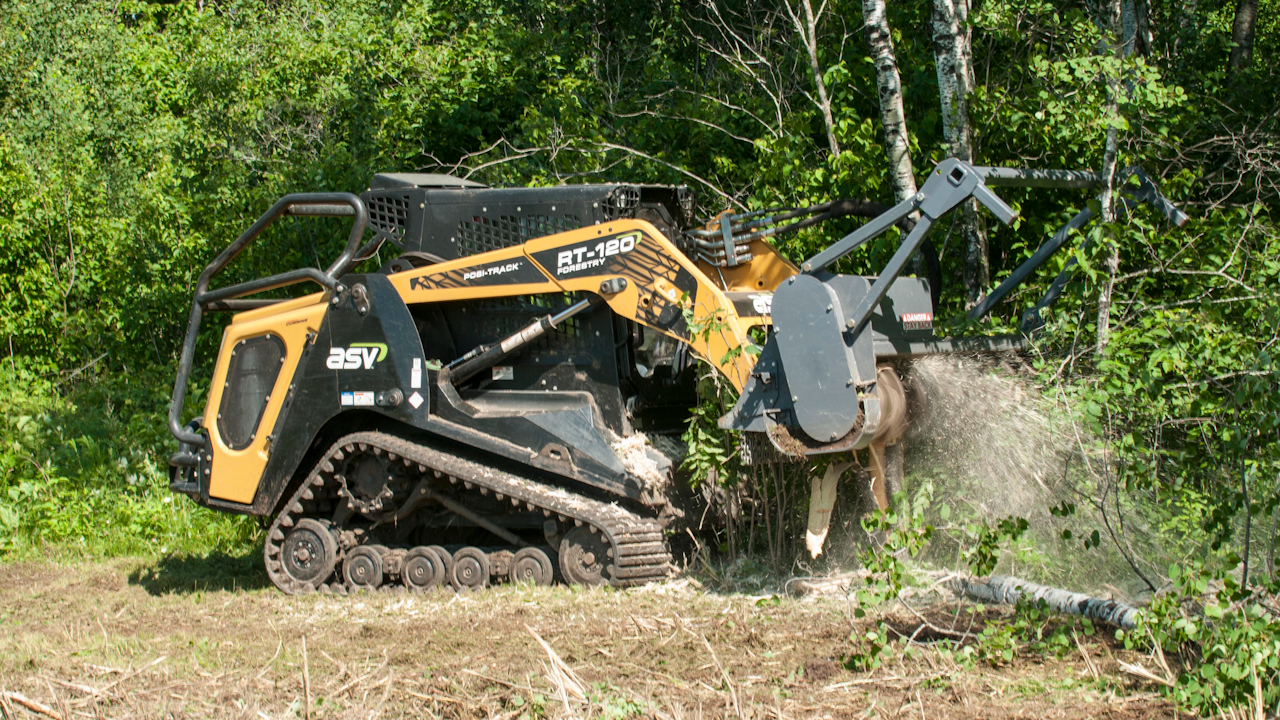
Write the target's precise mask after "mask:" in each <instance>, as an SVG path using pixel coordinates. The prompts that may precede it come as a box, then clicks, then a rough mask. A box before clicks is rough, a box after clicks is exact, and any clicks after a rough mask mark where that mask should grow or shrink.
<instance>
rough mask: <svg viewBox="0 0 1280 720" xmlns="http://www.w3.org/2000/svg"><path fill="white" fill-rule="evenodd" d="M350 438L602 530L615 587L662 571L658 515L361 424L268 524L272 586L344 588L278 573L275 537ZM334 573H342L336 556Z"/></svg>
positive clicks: (665, 554) (302, 512) (325, 481)
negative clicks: (366, 429)
mask: <svg viewBox="0 0 1280 720" xmlns="http://www.w3.org/2000/svg"><path fill="white" fill-rule="evenodd" d="M353 445H365V446H369V447H371V448H375V447H376V448H380V449H381V450H382V451H383V452H386V453H389V454H390V455H393V456H395V458H394V459H396V460H398V461H402V460H400V459H407V460H409V461H410V462H411V463H415V464H417V465H418V466H419V468H420V470H421V471H422V472H424V473H430V472H434V473H435V475H436V477H439V478H442V479H445V478H447V479H448V481H449V482H450V483H451V484H452V485H455V486H457V485H459V484H461V485H462V486H463V487H464V488H465V489H467V490H470V491H473V492H475V491H479V492H481V493H482V494H488V493H493V495H494V496H495V497H496V498H497V499H499V500H507V501H509V502H510V503H511V504H512V506H513V507H518V506H520V505H524V506H525V508H526V509H527V510H541V511H542V514H543V515H544V516H546V517H553V516H554V517H555V518H556V519H558V520H559V521H561V522H562V523H563V522H567V521H569V520H572V521H573V523H574V525H576V526H578V527H583V526H585V527H588V528H590V529H591V530H592V531H593V532H595V533H603V534H604V537H605V538H606V539H607V540H608V541H609V545H610V548H611V549H610V550H609V553H608V555H609V559H610V561H611V562H610V564H609V566H608V571H607V575H608V576H609V577H610V578H611V581H610V584H611V585H613V586H615V587H627V586H632V585H642V584H644V583H646V582H649V581H652V580H659V579H662V578H664V577H666V576H667V573H668V570H669V569H670V567H671V553H670V551H669V550H668V549H667V545H666V542H665V540H664V535H663V532H662V526H661V525H659V524H658V522H657V521H656V520H652V519H649V518H646V517H643V516H640V515H637V514H635V513H633V512H631V511H629V510H626V509H625V508H622V507H620V506H618V505H615V504H611V503H605V502H600V501H598V500H592V499H591V498H587V497H583V496H581V495H577V494H575V493H571V492H569V491H567V490H564V489H561V488H558V487H554V486H551V485H546V484H544V483H540V482H537V481H535V480H530V479H529V478H526V477H522V476H520V475H516V474H514V473H509V472H504V471H500V470H496V469H494V468H491V467H488V466H485V465H481V464H479V463H476V462H473V461H471V460H467V459H465V458H462V457H459V456H457V455H453V454H451V453H447V452H444V451H442V450H437V449H435V448H430V447H426V446H424V445H419V444H417V443H413V442H409V441H408V440H404V439H402V438H398V437H396V436H394V435H387V434H385V433H378V432H359V433H353V434H351V435H347V436H344V437H342V438H341V439H339V440H338V441H337V442H336V443H334V444H333V446H332V447H330V448H329V451H328V452H326V453H325V454H324V456H323V457H322V458H321V459H320V461H319V462H318V463H316V467H315V469H314V470H312V471H311V474H310V475H308V476H307V479H306V481H305V482H303V484H302V487H300V488H299V489H298V490H297V492H296V493H294V496H293V497H292V498H290V499H289V502H288V503H286V504H285V509H284V511H283V512H281V513H280V515H279V516H277V517H276V519H275V521H274V522H273V523H272V524H271V527H270V529H268V531H267V539H266V542H265V544H264V547H263V559H264V560H265V563H266V568H267V575H268V576H269V577H270V578H271V582H273V583H274V584H275V586H276V587H278V588H280V590H282V591H284V592H285V593H287V594H289V595H294V594H301V593H307V592H313V591H317V590H318V591H320V592H337V593H345V592H346V587H345V586H344V585H343V584H342V583H341V582H340V581H335V582H333V583H330V584H328V585H324V584H322V585H321V586H320V587H318V588H317V587H312V586H311V585H310V584H307V583H299V582H296V581H294V580H293V579H292V578H290V577H289V576H288V575H287V574H285V573H284V571H283V568H282V567H281V565H280V560H279V557H280V544H281V543H282V542H283V541H284V538H285V535H286V534H287V533H288V531H289V529H290V528H292V527H293V525H294V524H295V523H296V522H297V521H298V520H301V519H302V518H304V517H307V516H308V512H307V511H308V509H309V508H308V506H309V505H310V501H311V500H312V499H313V498H314V497H315V495H316V490H319V489H321V488H325V489H331V488H333V487H336V483H337V481H336V479H335V478H334V464H333V462H332V461H333V460H336V459H340V458H341V457H342V453H344V452H345V450H344V449H345V448H346V447H348V446H353ZM326 486H329V487H328V488H326ZM566 532H567V531H566ZM335 574H336V575H338V576H340V575H341V565H340V564H339V565H338V568H337V569H336V571H335ZM383 587H384V588H387V587H389V586H386V585H384V586H383Z"/></svg>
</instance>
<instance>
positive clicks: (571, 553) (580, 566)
mask: <svg viewBox="0 0 1280 720" xmlns="http://www.w3.org/2000/svg"><path fill="white" fill-rule="evenodd" d="M608 552H609V543H608V542H607V541H606V540H605V539H604V538H603V537H601V536H600V535H598V534H596V533H594V532H592V531H591V529H590V528H588V527H578V528H574V529H572V530H570V531H569V534H568V535H565V536H564V539H563V540H561V541H560V572H561V573H563V574H564V579H565V582H567V583H569V584H571V585H587V586H592V585H605V584H607V583H608V582H609V581H610V580H611V579H612V578H610V577H609V575H610V574H611V571H612V569H613V566H612V565H606V563H607V562H608V559H609V557H608Z"/></svg>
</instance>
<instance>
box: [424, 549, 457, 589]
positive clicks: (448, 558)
mask: <svg viewBox="0 0 1280 720" xmlns="http://www.w3.org/2000/svg"><path fill="white" fill-rule="evenodd" d="M427 549H428V550H430V551H431V552H433V553H435V554H436V557H438V558H440V567H441V568H443V569H444V579H443V580H441V582H442V583H444V584H445V585H448V584H449V583H450V582H451V581H450V578H451V577H452V575H450V573H452V572H453V553H451V552H449V551H448V550H445V549H444V548H443V547H441V546H439V545H428V546H427Z"/></svg>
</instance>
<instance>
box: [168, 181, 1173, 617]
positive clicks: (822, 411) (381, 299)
mask: <svg viewBox="0 0 1280 720" xmlns="http://www.w3.org/2000/svg"><path fill="white" fill-rule="evenodd" d="M1128 176H1133V178H1135V180H1136V184H1135V182H1129V183H1127V184H1126V185H1125V187H1126V188H1127V189H1126V193H1127V195H1126V196H1125V200H1124V202H1125V203H1127V204H1129V205H1131V204H1132V203H1135V202H1140V201H1145V202H1150V203H1152V204H1153V205H1154V206H1155V207H1157V208H1158V209H1160V210H1161V212H1163V213H1164V214H1165V215H1166V216H1167V217H1168V218H1169V219H1170V220H1172V221H1173V222H1175V223H1177V224H1181V223H1183V222H1185V220H1186V216H1185V215H1182V214H1181V212H1180V211H1178V210H1177V208H1175V207H1173V206H1172V205H1171V204H1169V203H1168V201H1167V200H1165V199H1164V198H1163V197H1162V196H1161V195H1160V194H1159V192H1158V190H1157V189H1156V187H1155V185H1154V184H1152V183H1151V182H1150V181H1149V180H1148V179H1147V178H1146V177H1145V176H1144V175H1142V174H1141V173H1140V172H1137V171H1127V172H1126V177H1128ZM1099 184H1100V178H1099V177H1098V175H1096V174H1095V173H1090V172H1073V171H1055V170H1050V171H1031V170H1011V169H1002V168H984V167H975V166H972V165H969V164H967V163H964V162H961V161H959V160H955V159H950V160H946V161H944V162H942V163H941V164H939V165H938V166H937V168H936V169H934V171H933V172H932V173H930V175H929V176H928V179H927V180H926V181H925V183H924V185H923V187H922V188H921V190H920V192H919V193H918V194H916V195H915V196H914V197H912V198H910V199H908V200H907V201H905V202H902V203H900V204H898V205H896V206H894V207H892V208H887V209H885V208H875V207H873V206H871V205H869V204H867V203H859V202H854V201H844V202H837V203H829V204H826V205H820V206H815V207H812V208H805V209H792V208H784V209H778V210H770V211H760V212H755V213H748V214H736V215H735V214H728V213H727V214H724V215H721V216H720V217H718V218H717V219H715V220H713V221H712V222H711V223H709V224H705V225H703V226H701V227H698V226H696V222H695V220H694V217H693V208H694V203H693V195H692V193H691V192H690V191H689V190H688V188H685V187H669V186H653V185H630V184H609V185H574V186H562V187H551V188H512V189H496V188H487V187H485V186H483V185H479V184H477V183H474V182H469V181H466V180H461V179H458V178H454V177H449V176H441V175H420V174H387V175H377V176H375V178H374V179H373V182H372V183H371V186H370V188H369V189H368V191H367V192H365V193H363V194H362V195H360V196H356V195H353V194H349V193H314V194H295V195H288V196H286V197H283V198H281V199H280V200H279V201H278V202H277V203H276V204H275V205H274V206H273V207H272V208H271V209H270V210H268V211H267V213H266V214H264V215H263V216H262V217H261V218H260V219H259V220H258V221H257V222H256V223H254V224H253V226H251V227H250V228H249V229H248V230H247V231H246V232H245V233H244V234H243V235H242V236H240V238H238V239H237V240H236V241H235V242H234V243H232V244H231V245H230V246H229V247H227V248H226V249H225V250H224V251H223V252H222V253H221V254H220V255H219V256H218V257H217V259H215V260H214V261H213V262H212V263H211V264H210V265H209V266H208V267H207V268H205V270H204V272H203V273H202V274H201V275H200V278H199V280H198V282H197V285H196V288H195V298H194V302H193V304H192V308H191V319H190V323H189V326H188V329H187V335H186V340H185V344H184V347H183V350H182V355H181V361H180V364H179V368H178V375H177V380H176V382H175V384H174V391H173V399H172V403H171V405H170V408H169V426H170V429H171V431H172V432H173V434H174V436H175V437H176V438H177V439H178V441H179V451H178V452H177V453H176V454H175V455H174V456H173V457H172V458H171V460H170V465H171V488H172V489H173V490H174V491H175V492H179V493H183V494H186V495H189V496H190V497H191V498H192V499H194V500H195V501H196V502H198V503H200V504H201V505H205V506H207V507H211V508H215V509H218V510H224V511H228V512H235V513H243V514H248V515H255V516H259V517H262V518H264V519H265V520H266V521H269V523H270V524H269V527H268V530H267V535H266V543H265V549H264V554H265V562H266V568H267V572H268V574H269V576H270V577H271V580H272V582H274V583H275V584H276V585H277V586H278V587H279V588H280V589H281V590H283V591H285V592H287V593H302V592H312V591H327V592H347V591H350V590H356V589H376V588H380V587H391V586H403V587H406V588H408V589H410V590H424V589H428V588H432V587H438V586H444V585H451V586H453V587H455V588H459V589H461V588H477V587H483V586H485V585H486V584H488V583H490V582H492V581H497V580H520V581H530V582H535V583H544V584H545V583H550V582H553V581H554V580H557V579H559V580H562V581H564V582H568V583H580V584H587V585H592V584H601V583H608V584H612V585H617V586H624V585H633V584H638V583H644V582H646V581H649V580H654V579H658V578H662V577H664V576H665V575H666V574H667V572H668V569H669V565H670V563H671V554H670V549H669V545H668V542H667V537H668V529H669V528H670V527H672V525H673V523H675V522H677V521H678V519H679V518H680V517H681V507H682V504H681V497H682V494H687V493H688V490H687V489H683V490H682V489H681V487H680V483H675V482H673V481H672V476H673V474H674V469H675V467H676V466H677V465H678V463H679V461H680V452H681V450H680V447H679V444H678V442H674V441H671V440H670V439H669V437H670V436H672V435H674V436H675V437H678V436H679V432H680V430H681V429H682V427H683V424H684V422H685V419H686V418H687V417H688V409H689V408H690V407H691V406H692V405H693V404H695V379H696V378H695V370H696V368H695V367H694V361H695V356H696V358H700V359H701V360H703V361H704V362H707V363H709V364H711V365H713V366H715V367H716V368H718V370H719V372H721V373H722V374H723V376H724V378H725V379H726V380H727V381H728V383H729V384H731V385H732V386H733V387H734V388H735V389H736V390H737V391H738V392H739V393H740V396H739V400H738V402H737V405H736V406H735V407H734V408H733V409H732V411H731V412H729V413H728V414H726V415H725V417H724V418H722V419H721V421H720V424H721V426H722V427H724V428H733V429H737V430H740V431H743V432H746V433H748V434H750V436H751V437H754V438H759V441H758V442H757V443H755V447H757V448H760V452H763V451H764V449H767V448H769V447H772V450H771V451H770V452H778V453H782V454H783V455H786V456H791V457H795V458H803V457H806V456H818V455H824V454H830V453H838V452H846V451H853V450H860V449H863V448H871V449H872V450H873V453H872V454H873V456H875V455H876V453H877V452H878V453H879V454H880V456H883V449H884V446H885V444H886V443H892V442H893V441H895V440H896V439H897V437H898V435H900V434H901V432H902V428H903V426H904V422H905V420H904V416H905V406H906V403H905V399H904V397H903V391H902V385H901V383H900V382H899V381H898V376H897V375H896V374H895V371H894V366H893V364H894V362H895V361H897V360H899V359H902V358H908V357H912V356H919V355H924V354H931V353H942V352H951V351H955V350H1009V349H1015V348H1017V347H1019V345H1020V342H1021V340H1020V339H1018V338H979V339H969V340H950V339H945V338H939V337H936V336H935V335H934V334H933V300H932V297H931V291H932V288H931V286H930V283H929V282H928V281H927V280H925V279H918V278H913V277H907V276H904V275H902V273H903V270H904V268H906V267H907V264H908V261H909V260H910V259H911V257H912V255H913V254H914V253H916V251H917V249H918V248H920V246H921V243H922V241H923V240H924V238H925V236H926V234H927V233H928V232H929V229H930V227H931V226H932V225H933V224H934V223H935V222H936V221H937V220H938V219H939V218H941V217H942V216H943V215H945V214H946V213H948V212H950V211H951V210H953V209H955V208H956V207H958V206H959V205H960V204H961V203H964V202H966V201H967V200H969V199H970V198H973V199H976V200H977V202H978V203H980V204H981V205H983V206H984V207H986V208H987V209H988V210H989V211H990V212H992V213H993V214H994V215H995V216H996V217H997V218H998V219H1000V220H1001V221H1003V222H1006V223H1008V222H1010V221H1012V220H1013V219H1014V217H1015V213H1014V211H1013V210H1012V209H1011V208H1010V207H1009V206H1008V205H1006V204H1005V203H1004V202H1003V201H1002V200H1001V199H1000V198H999V197H997V196H996V194H995V193H994V192H993V191H992V190H991V189H990V188H991V187H992V186H999V185H1022V186H1047V187H1060V188H1063V187H1064V188H1087V187H1097V186H1099ZM872 210H883V212H879V213H878V214H876V215H875V217H873V218H872V219H871V220H869V221H868V222H867V223H866V224H864V225H863V226H862V227H861V228H860V229H858V230H857V231H855V232H853V233H852V234H850V235H848V236H847V237H845V238H843V239H842V240H840V241H839V242H837V243H835V244H833V245H831V246H830V247H829V248H827V249H825V250H823V251H822V252H820V253H818V254H817V255H815V256H814V257H812V258H810V259H808V260H806V261H805V262H804V263H802V264H801V265H800V267H796V266H794V265H793V264H791V263H790V262H788V261H787V260H786V259H784V258H783V257H782V256H781V255H780V254H779V253H778V252H777V251H776V250H775V249H774V248H773V247H772V246H771V245H770V244H769V242H768V241H767V239H768V238H770V237H772V236H774V235H778V234H783V233H786V232H791V231H794V230H798V229H800V228H802V227H807V226H809V225H812V224H814V223H817V222H822V221H824V220H827V219H830V218H833V217H837V216H839V215H842V214H849V213H863V214H868V213H871V211H872ZM1089 215H1090V211H1089V210H1087V209H1086V210H1084V211H1082V212H1081V214H1080V215H1078V216H1077V217H1076V218H1075V219H1073V220H1072V222H1071V223H1070V224H1068V226H1067V227H1066V228H1064V229H1063V230H1062V231H1061V232H1060V233H1059V234H1058V235H1055V236H1054V238H1052V239H1051V240H1050V241H1048V242H1046V243H1045V245H1044V246H1043V247H1042V248H1041V250H1040V251H1038V252H1037V253H1036V255H1035V256H1034V257H1033V258H1031V260H1029V261H1028V262H1027V264H1026V265H1024V267H1022V268H1019V269H1018V270H1017V271H1016V272H1015V273H1014V275H1013V276H1012V277H1011V278H1010V280H1009V282H1006V283H1005V284H1004V285H1002V286H1001V287H1000V288H999V289H998V290H997V291H996V292H995V293H993V294H992V296H991V297H989V298H988V299H987V301H986V302H984V304H983V305H982V306H979V307H978V308H975V309H974V317H979V316H980V315H981V314H982V313H985V312H986V311H987V310H989V309H990V307H991V306H992V305H994V303H996V302H998V301H999V300H1000V299H1001V298H1003V297H1004V295H1005V294H1007V293H1008V291H1009V290H1010V289H1011V288H1012V287H1014V286H1016V285H1017V284H1018V283H1020V282H1021V281H1022V280H1023V279H1024V278H1025V277H1026V276H1027V275H1029V274H1030V273H1031V271H1032V270H1034V269H1035V267H1036V266H1037V265H1039V264H1040V263H1041V262H1043V261H1044V260H1045V259H1046V258H1047V257H1048V256H1049V255H1051V254H1052V253H1053V252H1054V251H1056V250H1057V249H1058V248H1059V247H1061V246H1062V245H1063V244H1064V243H1065V242H1066V241H1067V239H1068V234H1069V232H1070V230H1071V229H1073V228H1078V227H1080V226H1082V225H1083V224H1084V223H1085V222H1087V221H1088V219H1089ZM284 216H324V217H345V218H350V219H351V221H352V226H351V230H350V234H349V236H348V240H347V243H346V247H345V249H344V250H343V252H342V254H341V255H339V257H338V258H337V259H336V260H334V262H333V263H332V264H331V265H330V266H329V267H328V268H326V269H324V270H320V269H316V268H301V269H295V270H290V271H287V272H283V273H281V274H278V275H273V276H270V277H266V278H261V279H257V280H252V281H249V282H243V283H239V284H235V285H230V286H226V287H220V288H216V289H213V288H211V287H210V284H211V281H212V280H213V279H214V277H215V276H217V275H218V274H219V273H220V272H222V270H223V269H224V268H226V267H227V265H228V263H230V262H231V261H232V259H234V258H235V257H236V256H237V255H238V254H239V253H240V252H241V251H243V250H244V249H245V248H246V247H247V246H248V245H249V244H250V243H252V242H253V241H254V240H255V238H257V237H258V236H259V235H260V234H261V233H262V231H263V230H264V229H265V228H266V227H267V226H268V225H270V224H271V223H272V222H274V221H275V220H277V219H279V218H281V217H284ZM913 216H914V217H918V219H915V220H914V222H913V221H912V217H913ZM895 225H897V226H899V227H902V228H904V229H905V230H906V233H905V238H904V239H903V240H902V242H901V244H900V247H899V249H898V250H897V252H896V253H895V254H894V255H893V257H892V259H891V260H890V261H889V263H888V264H887V265H886V266H885V268H884V269H883V270H882V271H881V272H880V273H879V274H878V275H876V276H872V277H863V276H856V275H841V274H837V273H834V272H833V271H832V270H831V268H832V266H833V265H834V263H836V261H837V260H839V259H840V258H842V257H844V256H846V255H847V254H849V253H851V252H853V251H855V250H856V249H857V248H858V247H860V246H861V245H863V244H865V243H867V242H868V241H869V240H871V239H873V238H875V237H877V236H878V235H880V234H882V233H884V232H886V231H888V230H889V228H891V227H893V226H895ZM370 231H371V232H372V236H371V239H367V240H366V237H368V235H369V232H370ZM389 246H394V248H395V252H394V255H395V256H396V258H395V259H394V260H392V261H390V262H388V263H387V264H386V265H385V266H383V267H382V268H381V269H380V270H378V271H377V272H371V273H353V272H352V269H353V268H354V267H356V266H357V265H358V264H359V263H362V262H364V261H366V260H368V259H370V258H372V257H374V255H375V253H377V252H378V250H379V249H381V248H384V247H389ZM300 282H313V283H315V284H317V285H319V286H320V290H319V291H318V292H315V293H313V294H310V295H306V296H303V297H296V298H293V299H261V298H259V299H250V298H247V296H250V295H254V294H258V293H262V292H264V291H268V290H273V289H276V288H281V287H283V286H286V285H291V284H294V283H300ZM1061 283H1065V275H1064V278H1060V282H1059V283H1055V285H1054V287H1053V288H1052V289H1051V290H1050V294H1051V295H1052V297H1056V294H1057V293H1058V292H1060V291H1061ZM1052 297H1047V298H1046V300H1045V301H1044V302H1043V303H1042V304H1041V305H1040V306H1037V308H1035V309H1033V311H1031V312H1029V313H1028V315H1027V318H1026V328H1027V329H1032V328H1033V327H1034V326H1035V323H1036V321H1037V320H1038V310H1039V307H1041V306H1043V305H1044V304H1047V303H1048V302H1051V301H1052ZM210 311H230V312H233V313H235V315H234V316H233V317H232V318H231V320H230V323H229V324H228V325H227V326H226V328H225V331H224V333H223V339H222V347H221V351H220V353H219V356H218V358H217V362H216V365H215V367H214V369H213V376H212V377H213V380H212V384H211V389H210V391H209V394H208V402H207V406H206V407H205V410H204V412H203V415H201V416H200V417H197V418H196V419H194V420H192V421H191V422H189V423H186V424H185V425H184V424H182V417H183V405H184V401H185V397H186V392H187V384H188V379H189V376H190V374H191V369H192V365H193V362H194V356H195V347H196V340H197V336H198V333H199V327H200V324H201V320H202V318H203V315H204V314H205V313H206V312H210ZM880 474H881V476H883V472H882V473H880ZM877 500H878V502H880V504H881V506H882V507H883V506H884V504H885V503H886V502H887V498H886V496H885V493H884V492H883V490H879V491H878V492H877Z"/></svg>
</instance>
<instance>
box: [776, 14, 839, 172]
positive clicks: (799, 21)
mask: <svg viewBox="0 0 1280 720" xmlns="http://www.w3.org/2000/svg"><path fill="white" fill-rule="evenodd" d="M797 4H798V5H799V6H800V9H801V10H803V11H804V12H803V15H804V17H803V18H801V17H800V15H799V14H797V13H796V11H795V10H793V9H792V7H791V3H789V2H788V3H786V6H787V14H789V15H790V16H791V22H792V23H793V24H794V25H795V27H796V35H798V36H799V37H800V42H801V43H802V44H803V45H804V49H805V54H806V55H808V56H809V68H810V71H811V72H812V73H813V84H814V87H815V89H816V91H817V94H818V97H817V99H816V100H815V101H814V102H815V103H816V104H817V106H818V109H819V110H820V111H821V112H822V122H823V124H824V125H825V127H826V129H827V146H828V147H829V149H830V150H831V156H832V157H835V156H837V155H839V154H840V143H839V142H838V141H837V140H836V129H835V120H834V119H833V118H832V115H831V98H830V97H828V95H827V83H826V81H825V80H823V78H822V75H823V73H822V66H821V64H819V62H818V17H817V16H815V15H814V12H813V3H811V2H810V0H800V1H799V3H797ZM825 8H826V3H825V2H823V4H822V5H821V6H819V7H818V15H821V14H822V11H823V10H824V9H825Z"/></svg>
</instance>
